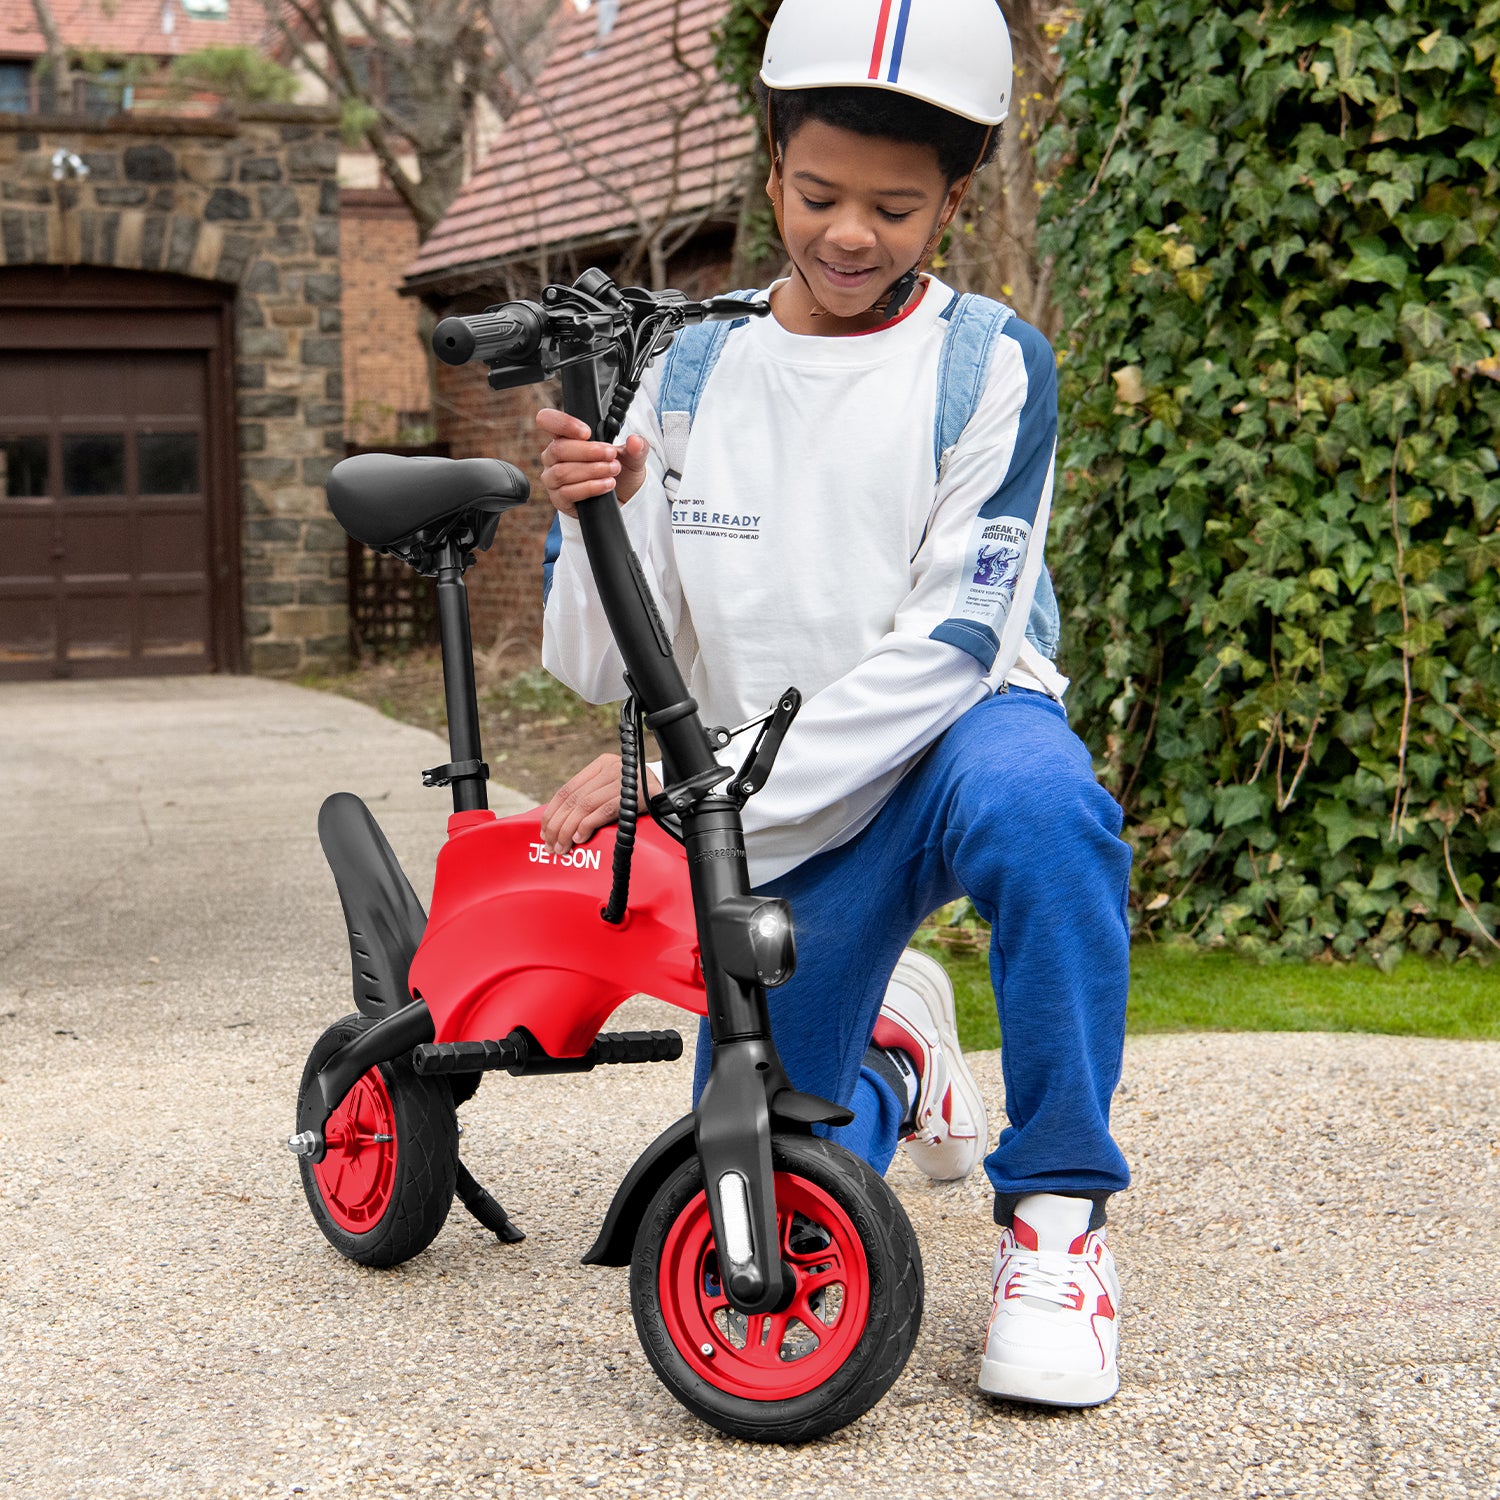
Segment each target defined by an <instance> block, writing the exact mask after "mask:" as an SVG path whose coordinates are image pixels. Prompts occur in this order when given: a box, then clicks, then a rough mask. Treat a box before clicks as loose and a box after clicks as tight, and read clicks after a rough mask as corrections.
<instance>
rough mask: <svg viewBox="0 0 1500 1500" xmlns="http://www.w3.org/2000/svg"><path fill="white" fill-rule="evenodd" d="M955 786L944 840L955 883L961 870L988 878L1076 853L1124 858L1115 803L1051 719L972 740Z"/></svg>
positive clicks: (1072, 738)
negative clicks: (1024, 731) (949, 843)
mask: <svg viewBox="0 0 1500 1500" xmlns="http://www.w3.org/2000/svg"><path fill="white" fill-rule="evenodd" d="M996 727H997V728H998V727H999V726H998V724H997V726H996ZM959 780H960V789H959V794H958V797H957V798H956V801H955V804H954V807H953V812H954V815H955V816H954V818H953V822H952V824H951V825H950V835H949V836H950V838H954V839H955V840H956V844H955V846H954V847H953V849H952V853H953V855H954V867H955V870H956V873H958V874H959V875H960V878H963V877H964V875H965V873H966V871H965V869H964V867H965V866H968V867H969V873H974V874H977V873H979V871H978V869H976V868H975V867H979V868H982V869H983V871H984V872H985V873H986V875H987V876H988V877H989V878H995V877H998V876H999V875H1001V874H1003V873H1004V872H1006V871H1012V872H1014V871H1017V870H1026V871H1028V872H1032V873H1033V874H1034V873H1035V872H1036V871H1037V870H1038V868H1039V866H1043V865H1046V864H1049V863H1056V862H1058V861H1065V860H1069V859H1070V858H1076V857H1078V856H1080V855H1081V856H1085V857H1087V858H1090V859H1092V860H1097V859H1099V858H1101V857H1102V858H1104V859H1105V860H1106V861H1112V860H1114V859H1115V858H1118V857H1123V858H1124V859H1125V860H1126V861H1127V862H1128V860H1129V851H1128V849H1127V848H1126V846H1125V845H1123V844H1122V843H1121V842H1120V840H1119V833H1120V827H1121V823H1122V814H1121V811H1120V807H1119V804H1118V803H1117V802H1116V801H1115V799H1114V798H1113V797H1111V796H1110V795H1109V793H1108V792H1107V791H1105V790H1104V788H1103V787H1102V786H1100V785H1099V782H1098V780H1097V778H1096V777H1095V775H1094V767H1093V761H1092V758H1091V757H1090V755H1089V752H1088V749H1087V747H1086V746H1085V745H1084V744H1083V742H1082V741H1081V740H1079V739H1078V737H1077V736H1076V735H1075V734H1074V733H1073V732H1072V730H1070V729H1069V728H1068V727H1067V725H1066V724H1064V723H1063V722H1062V721H1061V720H1060V719H1057V718H1056V717H1055V716H1051V715H1049V721H1048V722H1043V723H1039V724H1036V725H1034V726H1033V729H1032V732H1030V733H1027V734H1017V735H1014V736H1011V735H1006V734H1004V733H992V734H988V735H986V736H983V737H982V738H980V739H978V740H977V741H976V743H975V744H974V745H973V746H972V748H971V752H970V754H969V755H968V756H966V757H965V760H964V762H963V764H962V765H961V766H960V767H959ZM966 883H967V882H966Z"/></svg>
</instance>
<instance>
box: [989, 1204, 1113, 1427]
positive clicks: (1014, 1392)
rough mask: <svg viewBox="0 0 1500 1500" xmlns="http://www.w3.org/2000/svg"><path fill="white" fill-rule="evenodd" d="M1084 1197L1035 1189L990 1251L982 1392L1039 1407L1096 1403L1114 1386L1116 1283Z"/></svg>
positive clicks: (1110, 1393)
mask: <svg viewBox="0 0 1500 1500" xmlns="http://www.w3.org/2000/svg"><path fill="white" fill-rule="evenodd" d="M1092 1213H1093V1204H1092V1202H1090V1200H1089V1199H1087V1198H1065V1197H1062V1196H1060V1195H1058V1194H1056V1193H1031V1194H1029V1195H1028V1196H1027V1197H1025V1198H1022V1199H1021V1201H1020V1202H1019V1203H1017V1204H1016V1210H1015V1216H1014V1219H1013V1221H1012V1224H1011V1227H1010V1228H1009V1229H1005V1230H1002V1231H1001V1234H1000V1248H999V1249H998V1250H997V1251H996V1252H995V1290H994V1300H993V1303H992V1307H991V1312H990V1326H989V1332H988V1334H987V1335H986V1338H985V1346H984V1363H983V1364H982V1365H980V1367H979V1389H980V1390H982V1391H984V1392H985V1393H986V1394H987V1395H990V1396H1005V1397H1008V1398H1009V1399H1011V1400H1012V1401H1036V1402H1039V1403H1041V1404H1042V1405H1044V1406H1098V1405H1099V1404H1100V1403H1101V1402H1104V1401H1108V1400H1109V1398H1110V1397H1111V1396H1113V1395H1114V1394H1115V1392H1116V1391H1117V1390H1119V1388H1120V1371H1119V1366H1118V1364H1117V1363H1116V1355H1117V1353H1118V1350H1119V1343H1120V1278H1119V1275H1118V1274H1117V1272H1116V1271H1115V1258H1114V1256H1113V1255H1112V1254H1110V1249H1109V1246H1108V1245H1107V1244H1105V1242H1104V1231H1103V1230H1102V1229H1096V1230H1090V1229H1089V1227H1088V1226H1089V1218H1090V1216H1091V1214H1092Z"/></svg>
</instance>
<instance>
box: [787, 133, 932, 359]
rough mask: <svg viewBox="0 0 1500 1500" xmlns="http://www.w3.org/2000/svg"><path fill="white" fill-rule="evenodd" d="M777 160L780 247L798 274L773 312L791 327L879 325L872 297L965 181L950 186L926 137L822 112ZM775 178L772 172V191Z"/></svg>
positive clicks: (905, 265)
mask: <svg viewBox="0 0 1500 1500" xmlns="http://www.w3.org/2000/svg"><path fill="white" fill-rule="evenodd" d="M781 169H782V180H781V192H782V226H783V231H784V234H785V238H786V248H787V253H788V254H789V255H790V256H791V258H792V260H793V262H794V263H795V264H796V266H797V269H798V270H799V271H801V273H802V276H801V277H797V276H794V277H792V279H791V281H790V283H789V284H788V285H787V286H786V287H784V288H783V289H782V291H781V292H780V293H778V301H777V305H776V316H777V320H778V321H779V322H780V323H782V324H783V326H785V327H787V328H789V329H790V330H791V331H792V332H793V333H853V332H856V331H858V330H859V329H860V328H873V327H875V326H876V325H877V324H878V323H879V322H880V321H881V319H882V316H883V314H882V313H881V311H880V310H879V309H878V308H876V309H875V310H874V311H870V310H869V309H870V305H871V304H872V303H874V302H876V301H877V300H882V299H883V298H884V295H885V293H886V291H887V290H888V289H889V288H890V286H891V285H892V283H894V282H895V281H897V280H899V279H900V278H901V277H902V276H904V275H905V274H906V272H907V271H909V270H910V269H911V268H912V267H913V266H914V265H915V264H916V262H917V258H918V257H919V256H920V255H921V253H922V250H923V248H924V247H925V246H926V244H927V242H928V240H929V239H931V238H932V236H933V234H934V233H935V232H936V230H937V229H938V226H939V225H940V224H942V223H944V222H946V219H947V218H950V217H951V216H952V214H953V212H954V211H955V210H956V209H957V207H958V200H959V197H960V195H961V192H962V185H961V184H959V183H955V184H954V185H953V186H952V187H951V188H950V187H949V186H948V183H947V180H946V179H945V178H944V176H943V171H942V168H941V167H940V166H939V165H938V157H937V152H936V151H935V150H934V149H933V148H932V147H931V146H919V145H914V144H911V143H909V142H903V141H891V140H886V139H884V138H882V137H874V136H865V135H857V134H856V133H855V132H854V131H852V130H843V129H841V128H840V127H839V126H837V125H826V124H824V123H823V122H822V121H821V120H808V121H806V122H805V123H804V124H803V125H802V126H800V127H799V128H798V130H797V131H796V132H795V133H794V134H793V135H792V136H791V138H790V139H789V140H788V141H787V143H786V149H785V151H784V153H783V156H782V164H781ZM775 187H776V179H775V174H774V172H773V174H772V180H771V184H770V190H771V191H772V194H773V196H774V193H775ZM803 278H805V280H804V279H803ZM817 305H821V306H822V308H823V309H824V311H825V315H824V316H817V315H816V313H815V306H817Z"/></svg>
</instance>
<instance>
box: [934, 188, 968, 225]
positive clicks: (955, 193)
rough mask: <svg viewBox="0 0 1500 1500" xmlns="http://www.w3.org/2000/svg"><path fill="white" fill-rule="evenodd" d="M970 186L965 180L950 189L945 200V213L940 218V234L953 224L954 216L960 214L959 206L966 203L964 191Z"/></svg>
mask: <svg viewBox="0 0 1500 1500" xmlns="http://www.w3.org/2000/svg"><path fill="white" fill-rule="evenodd" d="M968 185H969V184H968V182H967V180H965V181H963V182H955V183H954V184H953V186H952V187H950V188H949V189H948V196H947V197H946V198H945V199H943V211H942V213H941V214H940V215H939V216H938V233H939V234H941V233H942V232H943V231H944V230H945V229H946V228H947V227H948V226H949V225H950V224H951V223H952V222H953V216H954V214H956V213H957V212H958V205H959V204H960V203H962V202H963V201H964V190H965V189H966V188H967V187H968Z"/></svg>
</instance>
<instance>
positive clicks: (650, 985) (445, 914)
mask: <svg viewBox="0 0 1500 1500" xmlns="http://www.w3.org/2000/svg"><path fill="white" fill-rule="evenodd" d="M615 832H616V830H615V827H614V825H613V824H611V825H610V826H609V827H607V828H601V829H600V830H599V832H598V833H596V834H595V835H594V836H593V838H591V839H590V840H589V841H588V843H587V844H581V845H579V846H578V848H576V849H574V850H573V851H572V853H571V854H564V855H562V856H560V857H554V856H553V855H552V854H550V853H549V852H548V851H547V849H546V846H545V845H544V844H543V843H542V836H541V809H540V808H536V809H534V810H533V811H531V812H528V813H520V814H517V815H516V816H515V817H511V818H497V817H496V816H495V815H494V813H492V812H470V813H455V814H454V815H453V816H452V817H451V818H449V820H448V842H447V843H446V844H445V845H444V846H443V849H442V852H441V853H440V854H439V855H438V862H437V879H436V881H435V883H434V885H433V891H432V910H431V913H430V914H429V916H428V919H427V930H426V932H425V933H424V934H423V937H422V944H421V947H419V948H418V949H417V956H416V958H415V959H413V960H412V966H411V975H410V980H409V982H410V985H411V989H412V993H413V994H415V995H420V996H421V998H422V999H423V1000H425V1001H426V1002H427V1007H428V1009H429V1010H430V1011H431V1012H432V1021H433V1027H434V1030H435V1038H434V1039H435V1040H436V1041H439V1042H464V1041H483V1040H487V1039H492V1038H500V1037H504V1036H506V1035H507V1034H508V1033H509V1032H511V1031H512V1030H513V1029H514V1028H515V1027H517V1026H524V1027H525V1028H526V1029H527V1031H529V1032H530V1033H531V1034H532V1036H534V1037H535V1038H536V1039H537V1041H538V1042H540V1043H541V1045H542V1046H543V1047H545V1048H546V1050H547V1051H548V1052H550V1053H551V1054H552V1055H553V1056H554V1057H577V1056H578V1055H579V1054H580V1053H582V1052H585V1051H586V1050H587V1049H588V1047H589V1044H590V1043H591V1042H592V1041H593V1040H594V1038H595V1036H597V1035H598V1033H599V1030H600V1028H601V1027H602V1026H603V1025H604V1023H605V1022H606V1021H607V1020H608V1019H609V1016H610V1014H611V1012H613V1011H614V1009H615V1008H616V1006H618V1005H619V1004H621V1002H622V1001H625V1000H628V999H629V998H630V997H631V996H632V995H637V994H648V995H653V996H655V997H656V998H657V999H658V1000H666V1001H668V1002H669V1003H670V1004H672V1005H680V1006H681V1007H682V1008H683V1009H684V1010H688V1011H692V1012H694V1013H695V1014H696V1015H700V1016H701V1015H703V1014H705V1011H706V1002H705V996H704V990H703V975H702V971H701V969H700V967H699V963H698V931H697V925H696V923H695V920H694V917H693V903H692V896H691V892H690V888H689V884H688V871H687V854H686V851H685V850H684V849H683V848H682V846H681V845H680V844H678V843H676V842H675V841H674V840H673V839H671V838H669V837H668V836H667V835H666V834H665V833H663V832H662V831H661V829H659V828H658V827H657V826H656V824H655V823H653V822H652V821H651V820H650V819H649V818H645V817H643V818H642V819H641V821H640V823H639V824H638V825H637V827H636V834H635V859H634V862H633V864H632V866H631V874H630V909H629V911H628V913H627V914H626V918H625V921H624V922H623V923H621V924H620V925H619V926H615V925H613V924H612V923H609V922H606V921H604V919H603V918H602V917H601V916H600V915H599V913H600V911H601V910H602V909H603V907H604V905H605V903H606V902H607V901H608V900H609V887H610V867H611V864H612V862H613V860H614V854H615Z"/></svg>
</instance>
